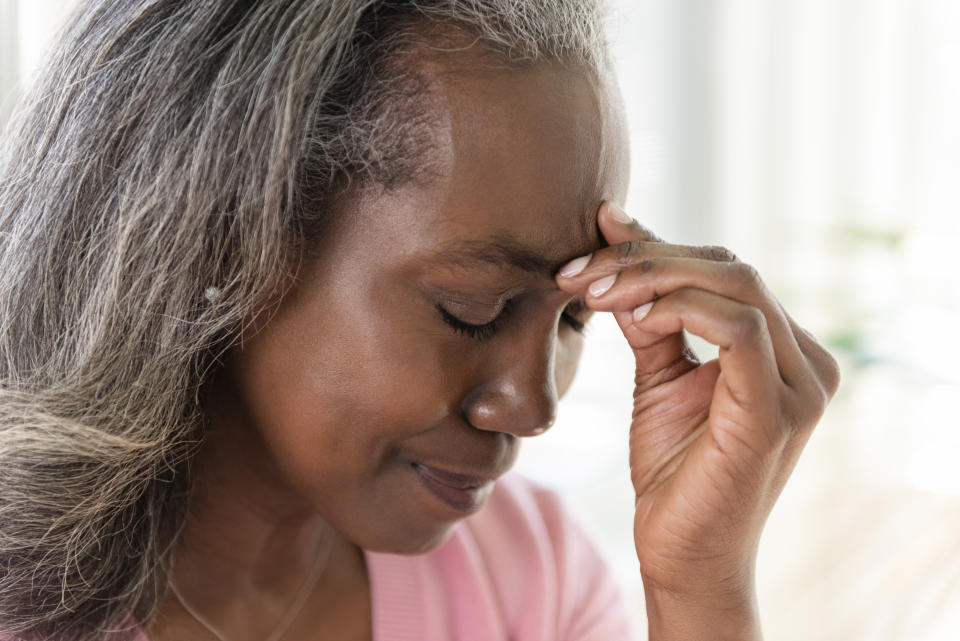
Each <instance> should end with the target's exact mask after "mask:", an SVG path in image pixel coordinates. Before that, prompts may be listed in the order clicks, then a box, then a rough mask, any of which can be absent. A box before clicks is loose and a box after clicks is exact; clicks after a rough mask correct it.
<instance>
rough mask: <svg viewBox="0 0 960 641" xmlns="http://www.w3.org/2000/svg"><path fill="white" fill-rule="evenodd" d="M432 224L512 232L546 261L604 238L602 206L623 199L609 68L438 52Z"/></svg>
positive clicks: (618, 123) (447, 229) (622, 151)
mask: <svg viewBox="0 0 960 641" xmlns="http://www.w3.org/2000/svg"><path fill="white" fill-rule="evenodd" d="M425 67H426V69H425V70H426V72H427V73H429V74H430V77H431V82H430V84H431V87H432V90H431V96H430V102H431V104H430V108H431V109H432V110H433V111H434V113H435V114H436V116H437V118H436V119H435V120H434V122H435V130H434V133H435V136H436V138H435V140H434V141H433V142H434V144H433V145H431V146H432V147H433V154H434V155H435V156H434V157H433V158H432V159H431V161H432V162H433V163H435V167H436V171H435V173H434V179H433V180H432V181H431V182H432V183H433V187H434V188H435V197H436V199H437V206H438V207H437V212H438V213H439V214H440V215H439V216H436V217H435V218H434V219H433V220H432V221H431V222H432V224H433V226H434V227H433V228H434V230H435V232H437V233H438V234H439V235H440V236H441V237H443V238H446V239H449V240H450V241H451V242H457V241H460V240H463V239H464V238H466V239H468V240H469V239H471V238H476V239H478V240H479V239H480V238H481V237H490V236H497V237H500V238H512V239H514V240H516V241H517V242H518V243H520V244H524V245H527V246H529V247H531V248H533V249H534V250H535V251H536V250H537V249H538V248H539V249H540V250H542V251H543V252H546V254H545V256H546V258H547V259H548V260H551V259H556V260H562V259H563V258H565V257H569V256H570V255H571V254H575V253H576V252H583V253H585V252H587V251H592V250H593V249H596V248H597V247H598V246H600V245H601V240H600V239H599V237H598V230H597V228H596V212H597V207H598V206H599V204H600V202H601V201H602V200H605V199H614V200H619V201H622V199H623V197H624V196H625V191H626V186H627V185H626V183H627V172H628V167H627V160H626V159H627V149H626V133H625V131H624V126H623V121H622V111H621V108H620V102H619V93H618V90H617V87H616V83H615V81H614V79H613V77H612V75H610V74H609V73H606V72H599V73H598V72H597V71H596V70H589V69H586V68H583V67H581V66H577V65H572V64H565V63H561V62H537V63H532V64H526V65H522V66H518V65H509V66H508V65H506V64H503V63H502V62H499V61H498V59H497V58H496V57H494V56H484V55H481V56H475V55H467V54H463V55H452V56H445V57H439V56H437V57H433V58H431V59H430V62H429V63H427V64H426V65H425Z"/></svg>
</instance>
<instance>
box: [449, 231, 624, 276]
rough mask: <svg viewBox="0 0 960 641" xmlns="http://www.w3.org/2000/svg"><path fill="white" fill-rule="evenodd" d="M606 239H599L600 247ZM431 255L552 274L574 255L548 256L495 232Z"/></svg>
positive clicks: (464, 264) (469, 263)
mask: <svg viewBox="0 0 960 641" xmlns="http://www.w3.org/2000/svg"><path fill="white" fill-rule="evenodd" d="M606 246H607V243H606V242H605V241H603V239H601V240H600V247H606ZM434 257H435V258H436V259H437V260H438V261H441V262H443V263H446V264H449V265H454V266H457V267H463V268H465V269H468V268H470V267H476V266H478V265H493V266H498V267H499V266H503V265H504V264H507V265H510V266H512V267H515V268H517V269H519V270H521V271H526V272H530V273H534V274H544V275H547V276H550V277H551V278H552V277H553V275H554V274H555V273H556V272H557V271H558V270H559V269H560V268H561V267H563V266H564V265H565V264H566V263H567V262H568V261H570V260H572V259H573V258H576V257H575V256H571V257H568V258H556V259H555V258H549V257H547V256H545V255H544V253H542V252H540V251H537V250H536V249H534V248H533V247H530V246H529V245H525V244H523V243H520V242H518V241H517V240H515V239H514V238H513V237H510V236H505V235H494V236H490V237H489V238H485V239H483V240H461V241H458V242H457V243H455V244H452V245H448V246H444V247H441V248H440V249H439V250H438V251H437V252H436V253H435V254H434Z"/></svg>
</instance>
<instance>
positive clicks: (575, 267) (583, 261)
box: [560, 254, 593, 278]
mask: <svg viewBox="0 0 960 641" xmlns="http://www.w3.org/2000/svg"><path fill="white" fill-rule="evenodd" d="M592 255H593V254H587V255H586V256H581V257H580V258H574V259H573V260H571V261H570V262H569V263H567V264H566V265H564V266H563V267H561V268H560V275H561V276H563V277H565V278H569V277H570V276H576V275H577V274H579V273H580V272H582V271H583V269H584V268H585V267H586V266H587V263H589V262H590V257H591V256H592Z"/></svg>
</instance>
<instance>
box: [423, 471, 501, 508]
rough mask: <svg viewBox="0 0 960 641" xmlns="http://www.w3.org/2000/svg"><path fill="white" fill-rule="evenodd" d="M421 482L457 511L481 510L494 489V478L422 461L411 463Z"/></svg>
mask: <svg viewBox="0 0 960 641" xmlns="http://www.w3.org/2000/svg"><path fill="white" fill-rule="evenodd" d="M411 467H413V470H414V471H415V472H416V473H417V479H418V480H419V481H420V484H421V485H423V486H424V487H425V488H426V489H428V490H430V492H431V493H432V494H433V495H434V496H436V497H437V498H438V499H440V500H441V501H443V502H444V503H445V504H447V505H448V506H450V507H452V508H453V509H454V510H456V511H457V512H462V513H464V514H470V513H473V512H476V511H477V510H479V509H480V508H481V507H482V506H483V504H484V502H486V499H487V497H488V496H489V495H490V492H491V491H492V490H493V481H494V479H493V478H489V477H481V476H473V475H467V474H457V473H455V472H448V471H446V470H441V469H439V468H436V467H432V466H429V465H423V464H422V463H411Z"/></svg>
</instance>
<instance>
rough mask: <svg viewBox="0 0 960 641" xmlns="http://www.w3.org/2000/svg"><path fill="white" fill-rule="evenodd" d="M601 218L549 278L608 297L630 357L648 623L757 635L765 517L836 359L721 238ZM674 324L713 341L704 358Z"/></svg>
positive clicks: (598, 298) (612, 209) (665, 634)
mask: <svg viewBox="0 0 960 641" xmlns="http://www.w3.org/2000/svg"><path fill="white" fill-rule="evenodd" d="M618 217H619V220H618ZM598 226H599V228H600V231H601V232H602V234H603V236H604V238H605V239H606V240H607V242H608V243H609V244H610V246H609V247H606V248H603V249H600V250H598V251H596V252H594V253H593V254H591V255H590V256H589V259H588V260H584V259H580V260H575V261H571V263H568V265H567V266H565V267H564V268H562V269H561V270H560V273H559V274H558V275H557V283H558V284H559V286H560V287H561V288H562V289H564V290H565V291H567V292H570V293H576V294H580V295H584V296H585V297H586V301H587V305H588V306H589V307H590V308H591V309H594V310H598V311H610V312H613V314H614V317H615V318H616V320H617V323H618V324H619V326H620V329H621V330H622V331H623V334H624V336H625V337H626V339H627V342H628V343H629V345H630V347H631V348H632V349H633V352H634V356H635V357H636V377H635V389H634V403H633V416H632V420H631V425H630V468H631V479H632V482H633V486H634V489H635V491H636V497H637V503H636V515H635V519H634V540H635V542H636V550H637V557H638V559H639V561H640V570H641V573H642V575H643V579H644V585H645V587H646V597H647V609H648V614H649V616H650V624H651V630H650V633H651V637H650V638H651V639H687V638H690V639H693V638H700V639H706V638H710V639H723V638H731V639H734V638H736V639H747V638H759V625H758V622H757V619H756V605H755V603H756V602H755V592H754V590H755V588H754V566H755V557H756V551H757V546H758V544H759V538H760V533H761V530H762V529H763V525H764V523H765V522H766V519H767V516H768V515H769V513H770V510H771V509H772V507H773V504H774V502H775V501H776V499H777V497H778V496H779V494H780V492H781V490H782V488H783V486H784V483H785V482H786V480H787V477H788V476H789V474H790V472H791V471H792V470H793V467H794V465H795V464H796V461H797V458H798V456H799V454H800V451H801V449H802V448H803V446H804V444H805V443H806V441H807V439H808V438H809V436H810V434H811V432H812V430H813V428H814V426H815V425H816V424H817V422H818V421H819V419H820V417H821V416H822V414H823V412H824V409H825V407H826V405H827V403H828V402H829V400H830V399H831V398H832V396H833V395H834V393H835V392H836V390H837V386H838V385H839V380H840V376H839V369H838V367H837V364H836V361H835V360H834V359H833V358H832V357H831V356H830V354H829V353H828V352H827V351H826V350H825V349H824V348H823V347H822V346H821V345H820V344H819V343H818V342H817V341H816V340H815V339H814V338H813V336H812V335H811V334H810V333H808V332H807V331H805V330H803V329H802V328H800V327H799V326H798V325H797V324H796V323H795V322H794V321H793V319H791V318H790V316H789V315H788V314H787V312H786V311H785V310H784V309H783V307H782V306H781V305H780V303H779V302H778V301H777V300H776V298H774V296H773V295H772V294H771V293H770V291H769V290H768V289H767V287H766V286H765V285H764V283H763V281H762V280H761V279H760V277H759V276H758V274H757V272H756V270H754V269H753V268H752V267H750V266H749V265H746V264H744V263H742V262H740V261H739V260H737V258H736V257H735V256H734V255H733V254H732V253H730V252H729V251H727V250H725V249H722V248H718V247H690V246H680V245H670V244H667V243H664V242H662V241H660V240H659V239H657V238H656V237H655V236H653V234H651V233H650V232H649V231H647V230H646V229H644V228H643V227H641V226H640V225H639V224H638V223H637V222H636V221H633V220H631V219H630V218H629V217H628V216H627V215H626V214H624V213H623V212H622V210H620V209H619V208H617V207H616V206H615V205H613V204H612V203H604V204H603V205H602V206H601V208H600V212H599V214H598ZM577 267H579V268H580V271H577V272H574V271H573V270H574V269H575V268H577ZM682 330H686V331H688V332H690V333H691V334H695V335H697V336H700V337H702V338H704V339H705V340H707V341H709V342H710V343H713V344H715V345H717V346H718V347H719V357H718V358H717V359H714V360H711V361H709V362H707V363H702V364H701V363H700V362H699V361H698V360H697V358H696V356H695V355H694V354H693V352H692V351H691V350H690V349H689V347H688V345H687V343H686V341H685V340H684V336H683V332H682ZM681 620H682V621H681ZM698 621H699V622H700V623H703V624H704V625H707V626H708V627H701V626H700V623H698ZM678 625H679V627H677V626H678ZM705 634H706V635H707V636H704V635H705Z"/></svg>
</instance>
